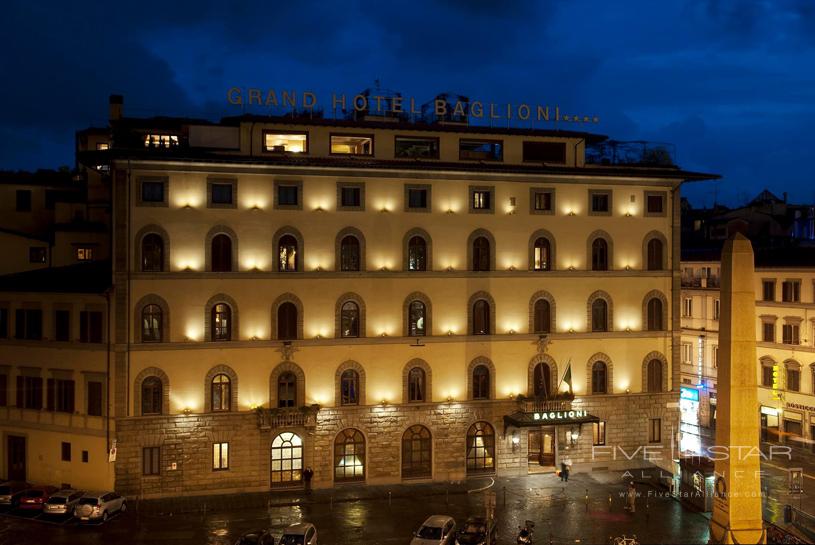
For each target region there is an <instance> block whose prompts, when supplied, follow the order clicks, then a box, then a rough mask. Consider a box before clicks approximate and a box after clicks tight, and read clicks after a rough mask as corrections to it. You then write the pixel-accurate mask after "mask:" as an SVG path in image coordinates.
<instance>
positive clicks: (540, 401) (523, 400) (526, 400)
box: [518, 393, 574, 413]
mask: <svg viewBox="0 0 815 545" xmlns="http://www.w3.org/2000/svg"><path fill="white" fill-rule="evenodd" d="M573 400H574V394H568V393H562V394H557V395H556V396H555V397H553V398H544V397H524V396H520V395H519V396H518V408H519V410H520V411H521V412H524V413H547V412H553V411H571V410H572V401H573Z"/></svg>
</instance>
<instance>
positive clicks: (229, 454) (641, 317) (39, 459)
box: [0, 97, 715, 497]
mask: <svg viewBox="0 0 815 545" xmlns="http://www.w3.org/2000/svg"><path fill="white" fill-rule="evenodd" d="M459 121H461V120H459ZM465 121H466V120H465ZM80 135H81V138H80V139H79V140H80V142H81V145H80V147H81V149H80V150H79V152H78V158H79V161H80V163H81V165H83V168H82V170H83V172H84V174H85V176H86V177H87V178H88V180H89V182H88V187H97V186H99V187H103V188H107V189H108V190H109V191H110V201H109V202H110V214H111V218H112V219H111V221H110V233H111V238H110V256H111V261H110V263H111V265H110V267H111V269H110V271H111V276H110V282H109V283H108V284H109V287H110V288H111V289H109V290H107V289H106V288H107V287H108V286H105V285H104V284H105V283H104V282H100V284H102V285H101V290H100V289H98V288H99V286H96V287H95V288H94V289H91V288H88V290H86V291H90V292H92V293H87V294H85V295H82V297H74V296H72V295H71V296H66V295H65V293H63V292H58V293H44V292H42V291H39V292H37V293H33V292H32V293H28V292H22V291H20V287H19V286H20V283H21V282H23V281H24V280H25V279H27V278H30V276H29V275H30V273H21V274H18V275H14V279H15V282H16V283H11V282H9V283H8V284H7V286H8V287H7V288H3V289H4V292H3V295H2V298H1V299H0V301H2V303H1V304H0V306H2V308H5V309H7V310H6V311H5V316H6V318H5V325H4V327H5V328H6V331H7V336H9V335H8V332H17V331H22V330H21V329H20V328H21V327H23V329H25V327H24V326H21V325H20V320H23V323H24V324H25V323H27V322H26V321H25V320H27V318H28V315H27V314H26V309H27V308H29V307H30V306H31V305H33V304H34V303H36V305H39V307H38V309H39V310H40V319H41V320H42V324H41V328H40V331H39V335H37V331H35V332H34V333H32V335H31V337H32V338H31V339H28V338H25V339H20V338H19V337H17V335H11V337H13V338H11V339H8V340H2V341H0V355H2V360H0V362H1V363H2V364H3V365H2V366H0V372H2V373H4V374H3V375H0V377H5V378H0V380H4V381H5V382H4V383H0V384H5V389H4V391H6V392H8V394H7V397H6V398H5V399H4V401H5V403H4V404H5V405H6V407H5V408H4V409H2V410H3V411H5V412H4V413H0V417H3V416H1V415H5V416H4V417H3V418H4V419H5V421H4V422H3V427H4V430H5V431H4V434H5V436H6V437H5V439H4V441H3V444H2V446H1V447H0V448H2V449H3V451H2V452H3V456H4V457H5V458H6V460H7V467H8V468H9V470H11V469H12V464H11V460H12V458H13V459H14V460H17V461H18V465H17V466H15V468H16V469H15V471H18V472H19V471H20V470H19V460H20V456H21V455H20V449H22V456H23V466H24V471H25V475H24V476H25V477H26V478H29V479H30V480H50V481H54V480H58V479H66V478H68V477H67V475H69V474H70V475H73V476H74V477H72V478H73V479H74V480H73V481H72V482H71V484H73V485H75V486H93V487H98V486H103V485H104V486H107V487H115V488H116V489H117V490H118V491H120V492H122V493H125V494H128V495H134V496H136V495H137V496H142V497H156V496H171V495H179V494H196V493H201V494H204V493H214V492H230V491H241V490H267V489H270V488H277V487H292V486H300V485H301V482H302V470H303V469H304V468H305V467H311V468H313V470H314V479H313V484H314V486H316V487H331V486H337V485H341V484H344V483H360V482H362V483H372V484H380V483H394V482H403V481H412V480H416V481H430V480H433V481H447V480H458V479H462V478H466V477H468V476H473V475H484V474H498V475H523V474H527V473H528V472H538V471H547V470H549V469H547V468H552V466H555V465H556V464H559V463H560V462H561V461H563V460H570V461H571V462H572V463H573V465H574V469H575V470H576V471H589V470H591V469H601V468H623V467H641V466H642V465H645V464H648V463H654V464H656V465H659V466H661V467H664V468H666V469H667V470H669V471H671V470H672V469H673V465H672V460H673V459H674V457H675V454H674V453H673V450H674V449H673V446H674V442H675V438H676V437H677V435H678V430H679V424H680V418H679V409H678V401H679V386H680V371H681V369H680V366H679V365H678V364H677V363H676V362H678V361H679V357H680V355H679V351H680V334H681V331H680V319H679V311H680V303H679V300H680V268H679V232H680V209H679V201H680V198H679V190H680V185H681V184H682V183H683V182H686V181H696V180H704V179H709V178H712V177H715V176H713V175H708V174H700V173H693V172H687V171H683V170H681V169H679V168H678V167H676V166H674V165H673V164H672V162H671V161H670V160H669V159H670V157H669V156H667V155H666V154H665V153H664V151H662V150H661V149H653V148H648V147H646V146H645V145H641V149H640V152H639V153H638V155H637V156H636V158H634V159H632V157H631V156H630V155H625V157H626V158H625V159H622V157H623V156H624V154H622V153H610V152H609V150H611V151H618V150H619V148H618V147H617V146H618V144H617V143H614V142H611V141H608V140H607V139H606V137H603V136H599V135H594V134H590V133H586V132H578V131H565V130H531V129H507V128H494V127H486V126H474V125H470V124H467V123H466V122H456V123H451V122H446V121H441V120H438V121H437V120H426V121H425V122H407V121H406V120H404V119H400V118H398V117H386V116H383V117H379V116H363V117H361V118H360V117H358V118H357V119H327V118H320V117H314V118H312V117H309V116H288V117H264V116H253V115H243V116H240V117H233V118H224V119H222V120H221V121H220V122H218V123H211V122H207V121H200V120H190V119H179V118H151V119H137V118H126V117H123V116H122V101H121V97H112V100H111V127H110V129H109V130H107V131H100V130H96V129H94V130H89V131H83V132H82V133H80ZM103 263H106V262H103ZM60 276H61V278H62V279H63V280H64V281H63V282H61V283H60V285H61V286H69V285H70V282H69V281H68V278H69V276H68V275H67V274H61V275H60ZM88 278H90V277H89V276H88ZM86 280H87V278H86ZM88 283H90V282H88ZM55 289H61V290H65V289H67V287H62V288H55ZM93 292H95V293H93ZM82 298H87V299H88V301H87V302H84V301H80V299H82ZM68 301H70V304H71V305H72V306H71V309H70V310H71V312H73V313H74V314H77V315H78V318H77V320H74V321H73V322H71V323H72V324H75V325H76V324H79V325H81V324H86V323H87V321H88V320H90V318H88V317H87V315H86V318H82V314H81V313H83V312H86V310H89V309H91V308H92V307H93V308H97V307H96V306H94V305H102V304H103V303H104V305H107V306H104V305H103V306H100V307H98V308H99V309H100V310H99V312H102V318H101V319H102V320H103V321H104V323H105V325H106V326H107V327H106V328H103V329H104V331H102V332H101V333H102V336H101V337H95V339H97V340H102V341H103V342H101V343H96V344H95V345H94V346H95V347H98V348H99V350H96V351H93V357H85V356H84V354H85V353H84V352H81V353H80V352H77V356H76V357H74V356H73V355H71V354H70V353H65V354H63V352H60V350H62V349H63V346H62V345H60V344H59V342H58V341H57V340H56V339H55V338H54V337H53V335H54V334H53V333H52V331H55V329H54V327H55V325H54V324H56V322H57V320H58V319H57V317H56V312H57V310H58V309H60V308H62V307H61V306H60V305H64V304H67V302H68ZM36 305H35V306H36ZM20 311H22V312H20ZM2 316H3V314H0V317H2ZM72 316H73V315H72ZM97 319H99V318H94V320H97ZM32 320H34V321H36V318H32ZM83 320H84V321H83ZM52 321H53V323H51V322H52ZM82 327H85V326H82ZM26 331H27V330H26ZM79 334H81V331H80V332H79ZM69 344H71V345H73V343H69ZM77 344H80V343H77ZM80 348H84V347H81V346H80ZM71 349H73V347H71ZM97 352H98V354H97ZM96 356H98V357H96ZM100 373H101V375H100ZM20 377H22V382H21V379H20ZM57 383H59V384H57ZM91 383H94V384H96V383H99V384H100V386H90V384H91ZM38 384H39V387H38V386H37V385H38ZM20 388H22V389H23V391H24V393H23V394H22V397H21V394H20V393H19V389H20ZM37 388H39V390H38V389H37ZM98 388H101V392H100V393H95V392H97V390H98ZM15 389H17V390H18V391H17V392H16V393H15ZM29 390H30V392H31V396H30V397H31V401H29V395H28V393H27V392H29ZM68 390H70V392H71V394H70V396H72V397H71V399H73V400H80V399H82V400H83V401H82V402H79V401H76V402H75V403H73V404H60V403H59V402H57V401H56V400H59V399H62V398H61V397H60V396H63V397H65V396H68V394H67V393H65V392H67V391H68ZM37 391H39V392H40V393H39V394H37ZM43 391H45V392H46V395H45V396H43V395H42V392H43ZM60 392H62V393H60ZM38 395H39V397H38ZM100 396H101V399H100ZM52 397H53V398H54V399H55V402H54V404H51V402H50V400H51V399H52ZM0 399H2V398H0ZM15 399H16V400H18V401H16V404H15V402H12V400H15ZM91 399H93V402H91ZM20 400H21V401H22V405H21V404H20ZM97 402H99V403H101V404H102V406H103V409H102V416H101V417H96V416H91V414H90V412H91V406H93V409H94V412H96V406H97V405H96V404H97ZM69 409H70V410H69ZM94 418H100V422H102V423H103V425H102V426H101V427H98V425H97V423H96V421H95V420H94ZM23 422H27V423H29V424H25V425H23V424H22V423H23ZM83 426H84V427H83ZM89 427H93V429H92V430H91V431H92V432H87V433H86V434H85V435H82V434H83V433H85V432H84V430H86V429H87V428H89ZM86 436H87V437H88V441H89V442H88V443H87V449H88V450H89V452H90V459H91V460H92V462H91V463H90V466H89V467H91V468H96V469H97V471H95V472H91V474H88V475H85V474H80V473H69V472H65V473H55V472H56V471H58V470H59V468H60V463H61V462H60V460H59V456H60V451H59V450H60V449H59V447H55V445H56V444H57V443H58V442H68V443H71V442H81V441H84V439H80V438H83V437H86ZM46 437H47V438H48V440H47V441H46V440H45V439H43V438H46ZM12 443H14V447H13V448H14V449H16V450H15V451H14V452H12V451H11V448H12V447H11V445H12ZM84 444H85V443H83V445H84ZM640 446H651V447H652V449H651V451H652V452H654V451H660V452H661V455H659V456H657V457H655V458H654V459H653V460H650V461H642V460H635V461H628V460H626V458H625V457H624V456H623V455H621V454H620V450H619V449H625V451H626V452H628V453H631V452H634V451H635V450H636V449H637V448H638V447H640ZM69 448H70V447H69ZM108 449H115V450H113V451H112V452H110V457H109V451H108ZM83 450H84V447H83ZM108 460H115V461H108ZM52 467H55V468H57V469H55V470H53V471H54V472H52V473H44V472H43V471H45V470H44V469H42V468H52ZM63 469H64V468H63ZM552 469H553V468H552ZM71 471H73V470H71ZM18 474H19V473H18ZM57 475H65V477H59V478H58V477H57ZM100 481H102V482H100Z"/></svg>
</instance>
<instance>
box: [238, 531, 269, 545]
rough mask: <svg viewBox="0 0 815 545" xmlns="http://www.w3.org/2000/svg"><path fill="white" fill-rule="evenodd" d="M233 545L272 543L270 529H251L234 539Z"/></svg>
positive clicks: (264, 544) (263, 544)
mask: <svg viewBox="0 0 815 545" xmlns="http://www.w3.org/2000/svg"><path fill="white" fill-rule="evenodd" d="M235 545H274V536H272V533H271V530H252V531H251V532H246V533H245V534H243V535H242V536H241V537H239V538H238V540H237V541H235Z"/></svg>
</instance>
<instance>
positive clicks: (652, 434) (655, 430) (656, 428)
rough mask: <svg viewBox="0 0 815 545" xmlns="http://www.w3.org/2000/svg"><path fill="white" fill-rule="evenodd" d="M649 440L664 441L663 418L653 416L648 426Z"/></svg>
mask: <svg viewBox="0 0 815 545" xmlns="http://www.w3.org/2000/svg"><path fill="white" fill-rule="evenodd" d="M648 442H649V443H660V442H662V419H661V418H652V419H651V420H650V423H649V426H648Z"/></svg>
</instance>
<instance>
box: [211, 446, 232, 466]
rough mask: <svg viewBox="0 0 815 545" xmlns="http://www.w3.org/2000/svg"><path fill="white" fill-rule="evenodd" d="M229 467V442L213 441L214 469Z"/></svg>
mask: <svg viewBox="0 0 815 545" xmlns="http://www.w3.org/2000/svg"><path fill="white" fill-rule="evenodd" d="M226 469H229V443H212V470H213V471H223V470H226Z"/></svg>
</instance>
